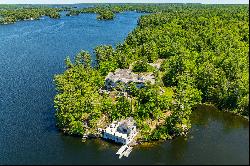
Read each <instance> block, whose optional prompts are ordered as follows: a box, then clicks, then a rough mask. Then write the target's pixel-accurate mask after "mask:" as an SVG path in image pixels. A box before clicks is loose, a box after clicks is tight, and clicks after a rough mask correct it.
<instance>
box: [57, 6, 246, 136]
mask: <svg viewBox="0 0 250 166" xmlns="http://www.w3.org/2000/svg"><path fill="white" fill-rule="evenodd" d="M132 10H136V11H137V12H150V13H154V14H149V15H144V16H142V17H141V18H140V19H139V21H138V26H137V28H135V29H134V30H133V31H132V32H131V33H129V35H128V37H127V38H126V40H125V41H124V43H123V44H119V45H117V46H116V48H115V49H113V48H112V46H105V45H103V46H98V47H96V48H95V56H94V58H96V63H95V67H91V65H90V64H91V63H90V55H89V54H88V53H87V52H84V51H83V52H81V53H79V54H78V55H77V56H76V58H75V62H74V64H73V63H72V62H71V61H70V59H69V58H66V60H65V63H66V68H67V70H66V71H65V72H64V73H63V74H60V75H57V76H55V82H56V85H57V91H58V94H57V95H56V97H55V107H56V109H57V111H56V117H57V124H58V126H59V128H61V129H63V130H64V131H65V132H66V133H69V134H80V135H82V134H83V133H84V132H85V127H84V125H83V123H85V122H86V123H87V124H88V126H89V127H91V128H92V129H96V128H97V122H98V120H100V119H101V117H104V116H105V117H107V118H108V121H109V122H111V121H112V120H114V119H121V118H125V117H129V116H133V117H134V118H135V119H136V122H137V126H138V128H139V129H140V132H141V138H143V139H145V140H157V139H171V138H172V137H174V136H178V135H183V134H185V132H186V131H187V130H188V129H189V128H190V127H191V124H190V119H189V118H190V115H191V113H192V109H193V108H194V107H195V106H196V105H197V104H200V103H202V102H212V103H214V104H215V105H216V106H217V107H218V108H220V109H222V110H228V111H231V112H234V113H237V114H240V115H244V116H249V111H248V110H249V68H248V67H249V60H248V58H249V41H248V39H249V26H248V25H249V21H248V20H249V16H248V10H249V9H248V6H247V5H201V4H190V5H188V4H163V5H157V4H154V5H138V4H134V5H131V4H126V5H103V6H102V5H100V6H95V7H90V8H84V9H79V10H71V11H70V12H69V15H78V14H79V13H99V12H100V11H109V13H111V12H112V13H113V14H114V13H117V12H122V11H132ZM110 11H111V12H110ZM158 58H163V59H164V62H163V63H162V64H161V67H160V71H157V70H155V71H154V72H153V73H154V75H155V76H156V82H155V84H153V85H150V84H146V85H145V87H144V88H141V89H138V88H136V85H135V83H130V84H129V86H128V87H125V86H124V85H120V86H118V87H117V88H116V89H115V93H117V94H121V91H123V92H124V91H127V92H128V94H129V97H126V96H116V97H114V96H113V97H111V96H110V95H105V94H100V93H99V89H100V88H102V87H104V81H105V80H104V78H105V76H106V75H107V74H108V73H109V72H112V71H115V70H116V69H117V68H129V67H130V65H131V64H133V71H134V72H148V71H152V70H151V69H150V66H149V64H148V62H149V63H151V62H155V61H156V60H157V59H158ZM168 112H170V113H171V114H169V116H167V114H166V113H168ZM160 121H161V123H160ZM151 122H154V123H155V124H156V125H155V128H154V127H152V124H151Z"/></svg>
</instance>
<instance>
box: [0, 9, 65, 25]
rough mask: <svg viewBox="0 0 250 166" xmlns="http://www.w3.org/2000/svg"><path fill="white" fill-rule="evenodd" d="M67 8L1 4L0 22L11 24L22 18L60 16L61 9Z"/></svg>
mask: <svg viewBox="0 0 250 166" xmlns="http://www.w3.org/2000/svg"><path fill="white" fill-rule="evenodd" d="M66 9H67V8H51V7H46V6H35V5H30V6H29V5H25V6H20V5H1V6H0V24H11V23H15V22H17V21H22V20H38V19H39V18H40V17H42V16H48V17H50V18H54V19H58V18H60V13H59V12H60V11H63V10H66Z"/></svg>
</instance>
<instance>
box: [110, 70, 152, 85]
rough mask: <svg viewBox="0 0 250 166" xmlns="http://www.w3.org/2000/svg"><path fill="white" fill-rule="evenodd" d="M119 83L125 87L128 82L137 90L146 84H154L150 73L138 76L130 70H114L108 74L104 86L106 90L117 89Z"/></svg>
mask: <svg viewBox="0 0 250 166" xmlns="http://www.w3.org/2000/svg"><path fill="white" fill-rule="evenodd" d="M119 82H121V83H124V84H125V86H127V85H128V84H129V83H130V82H134V83H135V84H136V87H137V88H142V87H143V86H144V85H145V83H146V82H150V83H152V84H154V83H155V78H154V75H153V74H152V73H150V74H143V75H139V74H136V73H134V72H132V71H131V70H130V69H116V70H115V72H110V73H109V74H108V75H107V76H106V78H105V86H106V88H107V89H112V88H115V87H117V85H118V83H119Z"/></svg>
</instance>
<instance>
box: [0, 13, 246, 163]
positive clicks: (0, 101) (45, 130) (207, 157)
mask: <svg viewBox="0 0 250 166" xmlns="http://www.w3.org/2000/svg"><path fill="white" fill-rule="evenodd" d="M141 15H142V14H139V13H134V12H128V13H121V14H117V16H116V18H115V19H114V20H112V21H98V20H96V15H95V14H83V15H79V16H73V17H64V16H63V17H62V18H61V19H57V20H54V19H50V18H48V17H43V18H42V19H41V20H39V21H21V22H18V23H16V24H11V25H2V26H0V164H248V163H249V122H248V121H246V120H244V119H242V118H240V117H236V116H233V115H231V114H228V113H222V112H219V111H216V110H213V109H211V108H209V109H207V108H200V109H198V110H196V111H194V114H193V116H192V123H193V127H192V129H191V131H190V133H189V134H188V136H187V138H184V137H178V138H176V139H174V140H171V141H166V142H164V143H157V144H156V145H154V146H151V147H148V146H137V147H135V148H134V149H133V151H132V152H131V154H130V156H129V158H122V159H121V160H119V159H118V157H117V156H115V153H116V151H117V150H118V149H119V146H117V145H115V144H111V143H107V142H104V141H101V140H98V139H96V140H89V141H87V142H85V143H82V142H81V139H80V138H75V137H70V136H64V135H63V134H61V133H60V132H59V131H58V130H57V129H56V127H55V119H54V108H53V98H54V95H55V87H54V84H53V76H54V74H57V73H62V72H63V71H64V70H65V68H64V59H65V57H66V56H67V55H69V56H70V57H71V58H73V57H74V55H75V54H76V53H78V52H79V51H80V50H81V49H83V50H88V51H89V52H91V53H92V52H93V48H95V47H96V46H98V45H101V44H111V45H113V46H115V45H116V44H118V43H121V42H123V40H124V39H125V38H126V36H127V35H128V33H129V32H131V31H132V30H133V29H134V28H135V26H136V24H137V20H138V18H139V17H140V16H141Z"/></svg>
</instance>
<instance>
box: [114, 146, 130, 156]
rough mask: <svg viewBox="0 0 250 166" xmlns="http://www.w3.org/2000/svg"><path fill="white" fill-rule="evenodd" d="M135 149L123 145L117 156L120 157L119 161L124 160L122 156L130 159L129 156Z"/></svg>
mask: <svg viewBox="0 0 250 166" xmlns="http://www.w3.org/2000/svg"><path fill="white" fill-rule="evenodd" d="M132 149H133V147H130V146H128V145H123V146H122V147H121V148H120V149H119V150H118V151H117V152H116V154H117V155H119V159H121V158H122V156H125V157H128V156H129V154H130V153H131V151H132Z"/></svg>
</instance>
